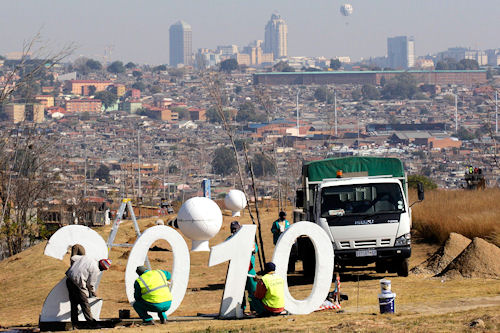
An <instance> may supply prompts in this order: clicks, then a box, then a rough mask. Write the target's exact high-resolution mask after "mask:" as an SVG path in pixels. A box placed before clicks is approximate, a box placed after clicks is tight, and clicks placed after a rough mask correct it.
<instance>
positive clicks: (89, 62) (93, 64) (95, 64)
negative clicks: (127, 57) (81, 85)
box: [85, 59, 102, 71]
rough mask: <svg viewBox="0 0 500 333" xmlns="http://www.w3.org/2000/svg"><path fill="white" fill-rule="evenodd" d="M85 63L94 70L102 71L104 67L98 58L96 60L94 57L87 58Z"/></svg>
mask: <svg viewBox="0 0 500 333" xmlns="http://www.w3.org/2000/svg"><path fill="white" fill-rule="evenodd" d="M85 64H86V65H87V67H88V68H89V69H90V70H93V71H100V70H101V69H102V65H101V63H100V62H99V61H97V60H94V59H89V60H87V62H86V63H85Z"/></svg>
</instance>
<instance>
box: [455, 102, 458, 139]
mask: <svg viewBox="0 0 500 333" xmlns="http://www.w3.org/2000/svg"><path fill="white" fill-rule="evenodd" d="M455 133H458V95H457V94H455Z"/></svg>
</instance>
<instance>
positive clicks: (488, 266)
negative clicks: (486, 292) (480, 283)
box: [439, 237, 500, 279]
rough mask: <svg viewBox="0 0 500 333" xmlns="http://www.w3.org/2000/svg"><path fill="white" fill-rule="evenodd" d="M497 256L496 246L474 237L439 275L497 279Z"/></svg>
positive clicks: (499, 270) (499, 272)
mask: <svg viewBox="0 0 500 333" xmlns="http://www.w3.org/2000/svg"><path fill="white" fill-rule="evenodd" d="M499 258H500V248H499V247H498V246H496V245H494V244H491V243H489V242H487V241H485V240H484V239H482V238H478V237H476V238H474V240H473V241H472V242H471V243H470V244H469V246H467V248H466V249H465V250H463V251H462V253H460V255H458V256H457V257H456V258H455V259H454V260H453V261H452V262H451V263H450V264H449V265H448V267H446V268H445V269H444V270H443V272H441V273H440V274H439V276H444V277H447V278H454V277H466V278H491V279H499V278H500V260H499Z"/></svg>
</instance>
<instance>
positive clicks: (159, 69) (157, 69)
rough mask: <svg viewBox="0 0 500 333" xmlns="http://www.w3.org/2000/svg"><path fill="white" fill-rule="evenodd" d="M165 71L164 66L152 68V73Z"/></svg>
mask: <svg viewBox="0 0 500 333" xmlns="http://www.w3.org/2000/svg"><path fill="white" fill-rule="evenodd" d="M166 70H167V66H165V65H159V66H156V67H153V72H164V71H166Z"/></svg>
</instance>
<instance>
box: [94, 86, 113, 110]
mask: <svg viewBox="0 0 500 333" xmlns="http://www.w3.org/2000/svg"><path fill="white" fill-rule="evenodd" d="M94 98H95V99H100V100H101V101H102V105H104V110H107V109H108V108H110V107H111V106H113V105H115V103H116V100H117V99H118V96H116V95H115V94H114V93H112V92H111V91H107V90H105V91H99V92H97V93H96V94H95V95H94Z"/></svg>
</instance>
